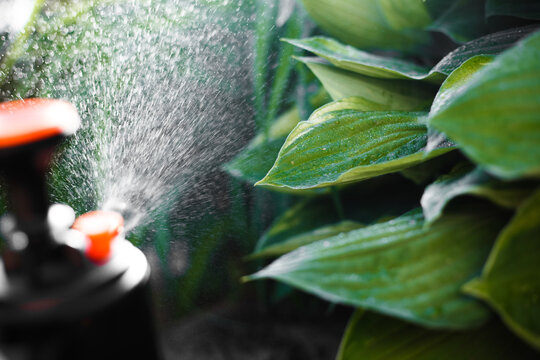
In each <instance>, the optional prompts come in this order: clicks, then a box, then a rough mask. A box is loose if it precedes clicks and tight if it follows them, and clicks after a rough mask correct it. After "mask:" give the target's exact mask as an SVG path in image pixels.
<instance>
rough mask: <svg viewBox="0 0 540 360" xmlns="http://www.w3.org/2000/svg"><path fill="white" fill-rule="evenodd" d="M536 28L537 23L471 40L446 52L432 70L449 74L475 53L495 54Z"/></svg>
mask: <svg viewBox="0 0 540 360" xmlns="http://www.w3.org/2000/svg"><path fill="white" fill-rule="evenodd" d="M536 29H538V26H537V25H531V26H527V27H518V28H513V29H508V30H504V31H499V32H495V33H492V34H489V35H485V36H482V37H480V38H478V39H475V40H472V41H470V42H468V43H466V44H463V45H462V46H460V47H458V48H457V49H455V50H454V51H452V52H450V53H449V54H447V55H446V56H445V57H444V58H442V60H441V61H439V62H438V63H437V65H435V67H434V68H433V69H432V70H431V71H432V72H440V73H442V74H445V75H450V73H451V72H452V71H454V70H455V69H457V68H458V67H459V66H461V64H463V63H464V62H465V61H467V60H468V59H470V58H471V57H473V56H476V55H497V54H499V53H501V52H502V51H504V50H506V49H508V48H509V47H511V46H513V45H514V44H515V42H516V41H518V40H519V39H521V38H523V37H525V36H527V35H529V34H530V33H531V32H533V31H535V30H536Z"/></svg>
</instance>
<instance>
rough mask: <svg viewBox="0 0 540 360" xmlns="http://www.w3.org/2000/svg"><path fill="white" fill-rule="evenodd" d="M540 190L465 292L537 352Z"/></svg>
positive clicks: (539, 335)
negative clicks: (493, 311) (489, 306)
mask: <svg viewBox="0 0 540 360" xmlns="http://www.w3.org/2000/svg"><path fill="white" fill-rule="evenodd" d="M539 216H540V191H537V192H536V193H535V194H534V195H533V196H531V197H530V198H529V199H528V200H527V201H526V202H524V203H523V205H522V206H521V207H520V208H519V210H518V212H517V213H516V215H515V216H514V218H513V219H512V221H511V222H510V223H509V224H508V225H507V226H506V228H505V229H504V230H503V231H502V233H501V235H500V236H499V238H498V239H497V242H496V244H495V247H494V249H493V251H492V252H491V254H490V256H489V259H488V261H487V263H486V266H485V268H484V271H483V272H482V276H481V277H480V278H478V279H475V280H473V281H471V282H469V283H467V284H466V285H465V287H464V290H465V291H466V292H467V293H469V294H472V295H474V296H477V297H479V298H481V299H484V300H485V301H486V302H488V303H489V304H490V305H491V306H492V307H493V308H494V309H495V310H496V311H497V312H498V313H499V314H500V315H501V317H502V319H503V320H504V321H505V322H506V324H507V325H508V326H509V327H510V328H511V329H512V330H513V331H514V332H516V334H518V335H519V336H520V337H522V338H523V339H525V340H526V341H528V342H529V343H530V344H531V345H533V346H535V347H536V348H539V349H540V277H539V276H538V264H540V241H539V240H540V221H539V219H540V217H539Z"/></svg>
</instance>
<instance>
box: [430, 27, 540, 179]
mask: <svg viewBox="0 0 540 360" xmlns="http://www.w3.org/2000/svg"><path fill="white" fill-rule="evenodd" d="M539 58H540V33H536V34H533V35H531V36H530V37H528V38H527V39H525V40H523V41H521V42H520V43H519V44H518V45H516V46H515V47H514V48H512V49H510V50H507V51H506V52H505V53H503V54H501V55H500V56H498V57H497V58H496V59H495V60H494V61H493V62H492V63H491V64H489V65H487V66H485V67H484V68H483V69H481V70H480V71H478V72H477V73H476V74H474V75H473V76H472V77H471V79H470V80H469V81H468V82H467V83H466V84H465V85H464V86H463V87H462V88H461V90H460V91H459V93H458V94H456V96H455V97H454V98H453V99H452V101H451V102H449V103H448V104H447V106H445V107H444V109H441V110H439V111H438V112H437V113H436V114H435V115H434V116H431V117H430V121H429V123H430V125H432V126H433V127H435V128H437V129H438V130H440V131H442V132H444V133H445V134H446V135H447V136H448V137H449V138H450V139H452V140H453V141H455V142H456V143H457V144H458V145H460V148H461V149H462V150H463V151H464V152H465V153H466V154H467V155H468V156H469V157H470V158H471V159H472V160H474V161H475V162H476V163H478V164H480V165H482V166H483V167H485V168H486V169H487V170H488V171H489V172H491V173H493V174H495V175H497V176H501V177H505V178H515V177H518V176H527V175H529V176H538V175H540V152H539V151H540V148H539V147H538V144H540V117H539V116H538V114H539V113H540V61H538V59H539Z"/></svg>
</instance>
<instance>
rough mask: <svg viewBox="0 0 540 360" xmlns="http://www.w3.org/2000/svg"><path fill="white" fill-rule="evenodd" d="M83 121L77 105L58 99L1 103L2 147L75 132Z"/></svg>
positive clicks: (0, 128)
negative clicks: (76, 107)
mask: <svg viewBox="0 0 540 360" xmlns="http://www.w3.org/2000/svg"><path fill="white" fill-rule="evenodd" d="M79 125H80V118H79V115H78V114H77V110H76V109H75V107H74V106H73V105H71V104H70V103H69V102H67V101H64V100H56V99H37V98H33V99H25V100H15V101H7V102H3V103H0V149H1V148H9V147H14V146H20V145H26V144H29V143H32V142H35V141H40V140H45V139H48V138H52V137H55V136H58V135H71V134H73V133H74V132H75V131H76V130H77V129H78V127H79Z"/></svg>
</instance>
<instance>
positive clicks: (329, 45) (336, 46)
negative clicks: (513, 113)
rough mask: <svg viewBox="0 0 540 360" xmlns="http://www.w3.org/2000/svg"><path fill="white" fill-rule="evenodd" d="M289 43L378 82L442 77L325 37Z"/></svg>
mask: <svg viewBox="0 0 540 360" xmlns="http://www.w3.org/2000/svg"><path fill="white" fill-rule="evenodd" d="M285 41H287V42H288V43H290V44H293V45H295V46H297V47H299V48H302V49H304V50H307V51H310V52H312V53H314V54H316V55H318V56H321V57H323V58H325V59H326V60H328V61H330V63H332V64H333V65H334V66H337V67H338V68H341V69H345V70H350V71H353V72H355V73H358V74H362V75H366V76H371V77H376V78H381V79H413V80H423V79H426V80H430V81H432V82H434V83H441V82H442V81H443V80H444V78H445V75H443V74H441V73H437V72H435V73H430V72H429V69H427V68H424V67H422V66H419V65H416V64H413V63H411V62H407V61H405V60H401V59H395V58H389V57H384V56H380V55H375V54H372V53H369V52H365V51H362V50H358V49H356V48H354V47H352V46H349V45H344V44H341V43H340V42H338V41H336V40H334V39H332V38H327V37H321V36H318V37H312V38H307V39H302V40H300V39H285Z"/></svg>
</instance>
